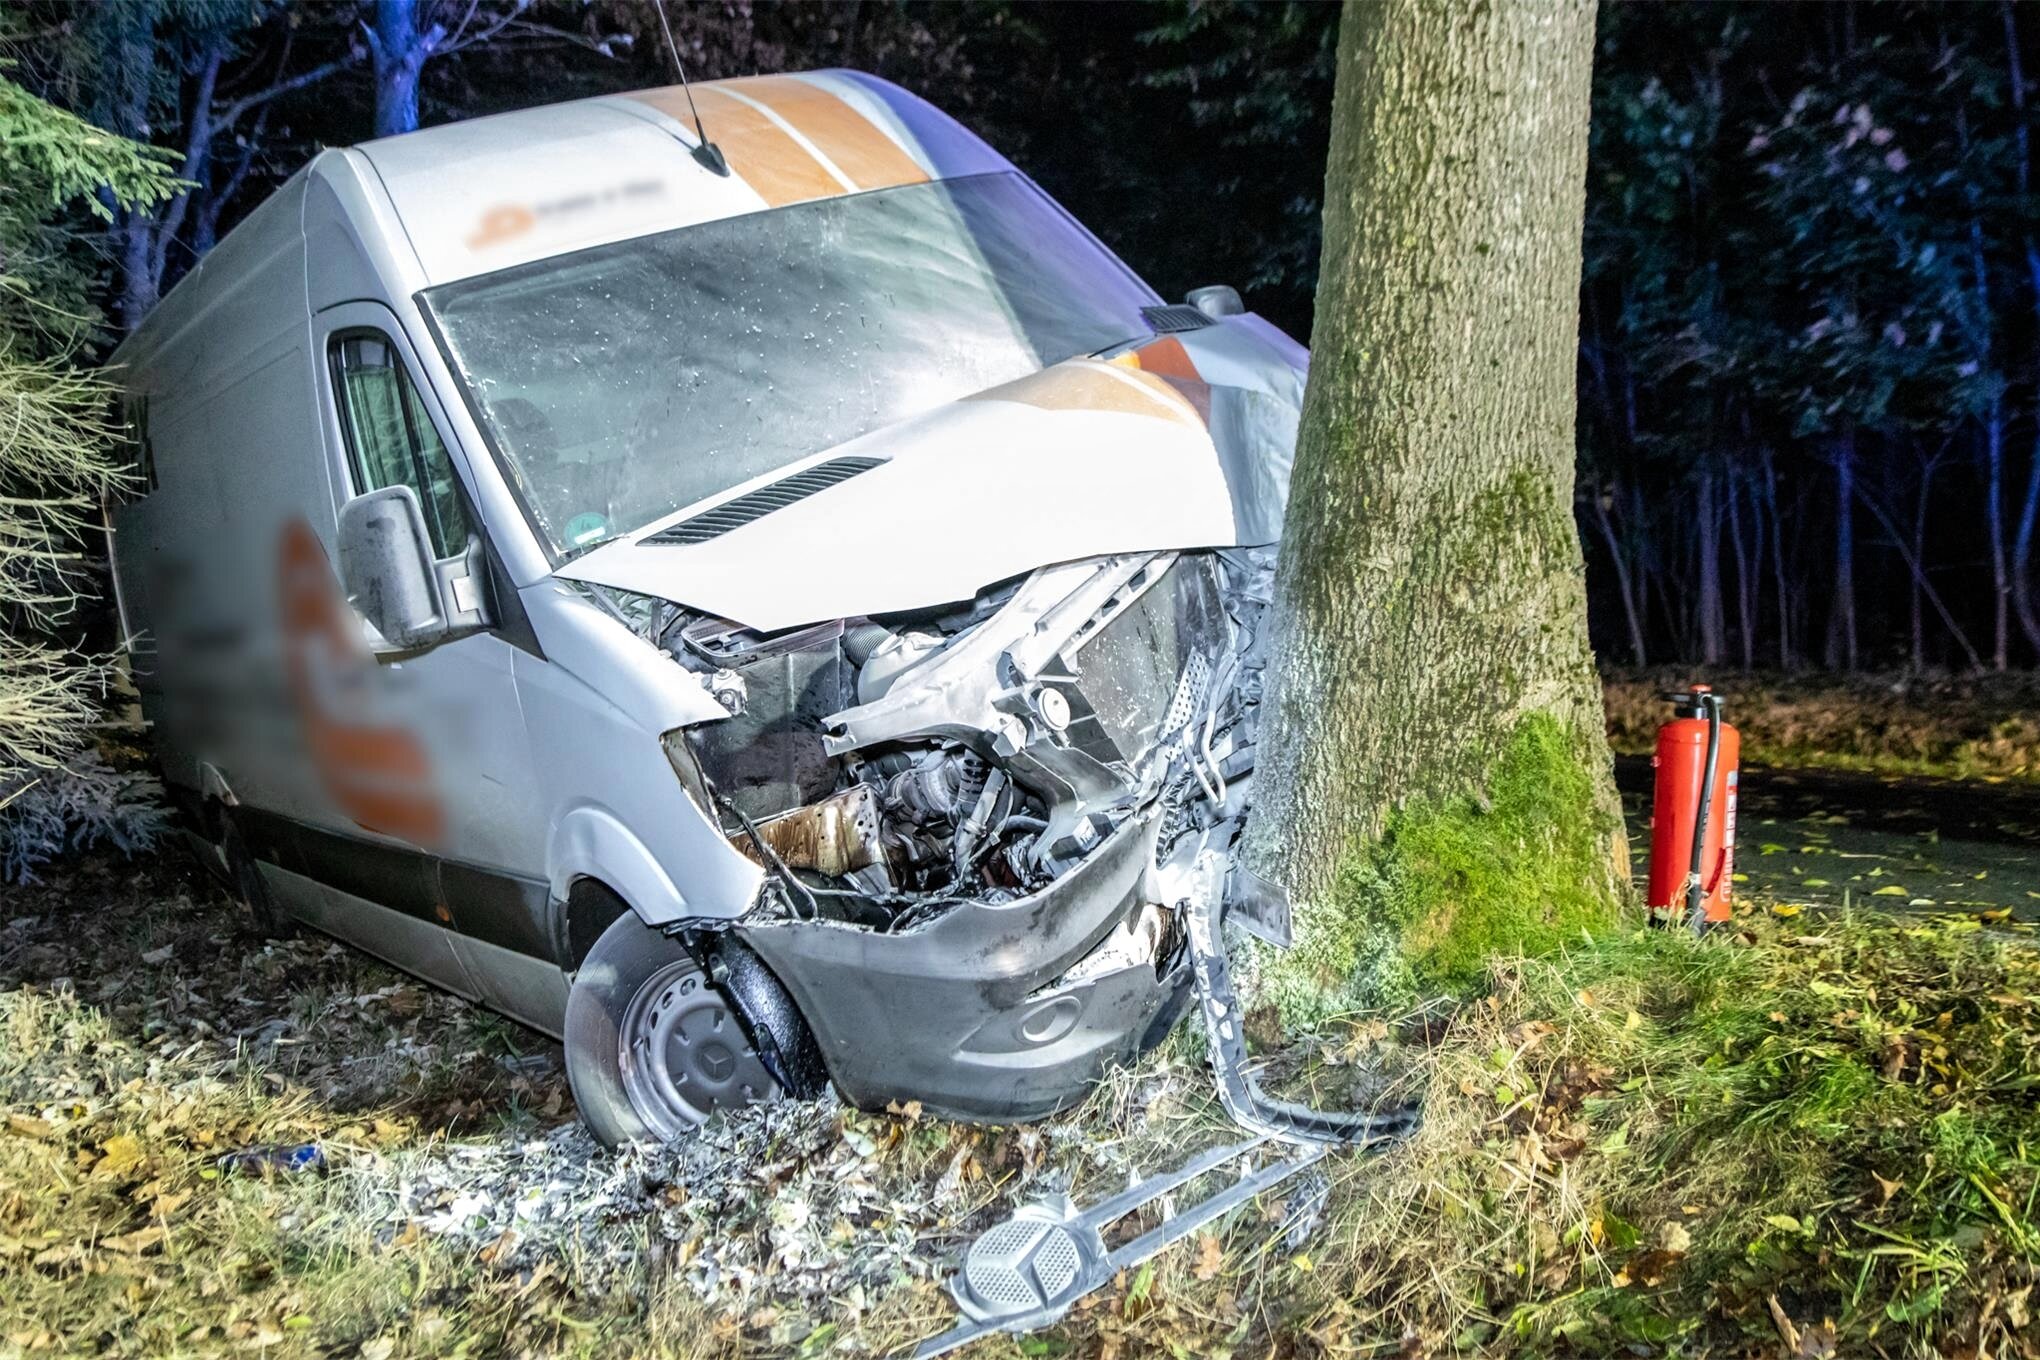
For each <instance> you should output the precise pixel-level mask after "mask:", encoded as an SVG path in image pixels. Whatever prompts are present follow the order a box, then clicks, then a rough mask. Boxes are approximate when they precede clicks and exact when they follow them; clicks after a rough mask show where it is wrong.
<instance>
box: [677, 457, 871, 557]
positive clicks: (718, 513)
mask: <svg viewBox="0 0 2040 1360" xmlns="http://www.w3.org/2000/svg"><path fill="white" fill-rule="evenodd" d="M884 461H885V459H883V458H831V459H830V460H829V461H828V462H826V463H816V464H815V465H814V466H813V467H811V468H803V469H802V470H801V471H799V472H796V473H794V474H793V475H792V476H791V477H785V478H782V479H781V480H779V481H776V482H774V483H772V485H770V486H761V487H759V488H758V489H757V490H756V491H747V492H745V493H744V494H743V495H741V496H738V497H736V498H735V499H734V500H727V501H724V502H723V503H722V504H721V505H718V506H716V507H715V508H714V509H713V510H704V511H702V512H701V513H700V514H698V515H696V516H694V518H692V519H683V520H681V521H680V522H679V523H678V524H669V525H667V526H666V527H665V528H663V529H661V530H659V532H657V533H656V534H648V535H646V536H645V537H644V538H642V539H639V540H638V541H639V542H640V543H666V544H687V543H706V542H707V541H708V540H709V539H711V538H716V537H719V536H720V535H723V534H726V533H728V532H729V531H730V530H732V529H735V528H738V527H740V526H742V525H745V524H749V523H750V522H751V521H752V520H754V519H763V518H764V517H765V516H767V515H769V514H771V513H772V512H773V511H774V510H779V509H783V508H785V507H786V506H789V505H792V504H793V503H794V502H795V501H803V500H806V499H807V498H808V497H809V496H812V495H814V494H815V493H816V492H817V491H827V490H828V489H829V488H830V487H832V486H834V485H835V484H836V483H838V482H842V481H848V480H849V479H850V478H852V477H855V476H856V475H857V474H858V473H860V472H869V471H871V469H873V468H875V467H877V466H878V465H879V464H880V463H883V462H884Z"/></svg>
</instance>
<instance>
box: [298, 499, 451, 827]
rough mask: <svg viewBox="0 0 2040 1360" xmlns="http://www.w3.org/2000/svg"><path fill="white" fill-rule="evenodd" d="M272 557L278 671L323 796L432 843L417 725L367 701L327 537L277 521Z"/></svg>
mask: <svg viewBox="0 0 2040 1360" xmlns="http://www.w3.org/2000/svg"><path fill="white" fill-rule="evenodd" d="M278 567H279V570H280V572H281V577H282V591H281V596H282V604H283V656H284V674H285V678H286V682H287V684H288V686H289V691H290V698H291V706H292V707H293V708H295V709H296V710H297V716H298V721H299V723H300V724H301V725H302V727H303V729H304V735H305V745H306V747H307V749H308V750H309V751H310V752H311V757H312V764H313V766H314V768H316V769H317V771H318V775H319V781H320V783H321V784H322V785H324V787H325V790H326V793H327V796H328V797H330V798H332V799H333V801H334V802H335V803H337V804H338V805H339V807H340V810H341V811H342V812H343V813H345V814H346V815H347V816H348V817H349V818H350V819H351V820H352V821H353V822H354V824H355V825H356V826H359V827H361V828H363V829H364V830H367V831H375V832H380V833H381V834H383V835H385V836H395V837H397V838H398V839H399V840H405V841H409V842H411V843H412V844H414V845H424V846H430V845H434V844H436V843H437V842H438V841H440V840H441V839H442V837H443V836H444V834H445V830H446V814H445V810H444V809H443V808H442V807H441V805H440V802H439V796H438V793H437V792H436V791H435V790H434V788H433V779H432V766H431V761H430V759H429V758H428V757H427V755H426V753H425V747H424V745H423V744H422V743H421V742H420V741H419V740H418V738H417V737H416V736H415V735H413V734H412V733H410V732H407V731H405V730H403V729H402V728H400V727H394V726H391V725H389V724H387V723H378V722H376V721H375V720H374V719H373V717H372V716H371V715H370V714H369V713H368V712H367V711H366V710H367V708H368V705H369V701H370V700H371V698H372V697H373V694H374V691H375V688H376V681H377V678H378V676H377V671H376V664H375V659H374V658H373V657H371V656H370V655H369V652H368V648H367V646H366V644H365V643H364V642H363V641H362V639H361V636H360V633H359V628H360V625H359V624H358V623H357V622H356V621H355V618H354V615H353V611H351V610H350V609H349V608H348V607H347V602H346V601H345V600H344V599H343V598H341V595H340V586H339V582H338V580H337V579H336V578H335V577H334V575H333V570H332V567H331V566H330V565H329V564H328V562H327V560H326V550H325V547H324V546H323V545H322V544H321V543H320V542H319V536H318V535H317V534H316V533H314V532H313V531H312V526H311V525H310V524H308V523H306V522H305V521H304V520H302V519H297V520H292V521H291V522H290V523H288V524H286V525H285V526H284V530H283V538H282V541H281V544H280V560H279V562H278Z"/></svg>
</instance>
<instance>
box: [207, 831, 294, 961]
mask: <svg viewBox="0 0 2040 1360" xmlns="http://www.w3.org/2000/svg"><path fill="white" fill-rule="evenodd" d="M220 854H221V856H222V857H223V858H224V859H225V860H226V862H227V877H228V880H229V881H230V883H231V885H232V888H233V893H234V896H235V897H237V898H239V899H240V901H241V904H242V905H243V906H245V907H247V908H248V915H249V916H250V917H251V918H252V919H253V921H254V924H255V929H256V931H257V933H259V934H262V935H266V936H268V937H269V938H270V939H272V940H283V939H288V938H289V937H290V936H291V935H293V934H295V933H296V929H297V927H296V923H295V922H293V921H292V920H291V919H290V917H289V916H287V915H285V914H284V911H283V909H282V908H281V907H279V906H277V905H276V898H275V897H274V896H273V895H272V894H271V893H270V891H269V884H268V883H267V882H266V881H265V880H264V879H263V877H262V871H261V870H260V869H258V868H256V867H255V856H253V855H252V854H250V853H249V852H248V843H247V842H246V841H245V840H243V839H242V838H241V833H240V832H239V831H238V830H236V829H235V827H234V824H233V822H232V821H228V822H227V823H226V827H225V829H224V830H223V831H222V832H221V833H220Z"/></svg>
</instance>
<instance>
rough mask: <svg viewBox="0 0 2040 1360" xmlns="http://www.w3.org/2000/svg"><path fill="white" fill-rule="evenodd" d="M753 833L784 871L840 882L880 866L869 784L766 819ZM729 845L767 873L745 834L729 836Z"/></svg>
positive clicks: (876, 822)
mask: <svg viewBox="0 0 2040 1360" xmlns="http://www.w3.org/2000/svg"><path fill="white" fill-rule="evenodd" d="M755 830H756V831H757V834H758V839H759V840H762V841H764V842H765V844H766V846H767V847H769V848H770V849H771V851H772V853H773V854H775V855H777V856H778V857H779V859H780V862H781V863H783V864H785V866H786V867H787V868H789V869H812V870H814V871H815V872H816V873H818V874H826V875H827V876H829V877H830V878H843V877H845V876H847V875H849V874H851V873H854V872H855V871H857V870H859V869H866V868H870V867H873V866H875V865H882V864H883V863H884V862H885V857H884V854H883V852H882V850H881V848H880V843H879V817H878V795H877V794H876V793H875V792H873V790H872V788H871V786H870V785H869V784H859V785H857V786H856V787H855V788H851V789H845V790H844V791H843V792H841V793H838V794H835V795H832V796H831V797H828V798H824V799H822V800H821V801H820V802H819V803H810V804H808V805H807V806H806V807H801V808H795V809H794V810H793V811H791V812H783V813H781V814H780V815H779V816H777V817H768V818H766V819H765V820H764V821H762V822H759V823H757V824H756V827H755ZM730 844H732V845H734V846H736V847H737V849H738V850H740V851H741V852H743V854H744V856H745V857H746V858H748V859H750V860H752V861H753V862H754V863H757V864H761V865H765V866H766V867H768V868H769V867H771V866H770V864H769V863H768V861H767V859H766V857H765V856H764V855H762V854H760V853H759V851H758V847H757V845H756V844H755V843H754V842H753V841H752V839H751V829H749V828H747V829H746V830H743V831H739V832H738V833H737V834H735V835H734V836H731V837H730Z"/></svg>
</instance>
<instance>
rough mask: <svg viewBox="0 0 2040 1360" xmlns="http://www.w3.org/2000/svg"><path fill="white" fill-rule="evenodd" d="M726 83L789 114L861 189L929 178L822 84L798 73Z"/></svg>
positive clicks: (783, 115)
mask: <svg viewBox="0 0 2040 1360" xmlns="http://www.w3.org/2000/svg"><path fill="white" fill-rule="evenodd" d="M722 83H723V84H726V85H727V86H728V87H729V88H730V89H732V90H736V91H738V92H740V93H742V94H743V95H745V96H747V97H748V98H751V99H755V100H757V101H758V102H759V103H760V104H763V105H765V107H767V108H769V109H771V110H772V111H773V112H774V113H776V114H778V115H779V116H780V117H781V118H784V119H785V120H786V121H787V123H788V124H789V125H790V126H791V127H793V128H794V130H795V131H797V132H799V133H800V135H801V136H803V137H805V138H807V139H808V140H809V141H810V142H813V143H814V144H815V146H816V147H818V148H819V149H820V150H821V153H822V154H823V155H824V156H827V157H828V158H829V159H830V160H832V161H834V162H835V163H836V168H837V169H838V170H841V171H842V172H843V173H844V174H845V175H847V176H848V177H849V178H850V179H851V180H853V181H855V182H856V185H857V187H858V188H859V189H886V188H891V187H892V186H893V185H896V184H921V183H925V182H926V181H927V179H928V172H927V171H926V170H924V169H923V168H922V167H921V163H920V162H919V161H917V160H915V159H914V158H913V157H912V156H909V155H908V154H907V153H906V151H905V150H904V149H903V148H902V147H901V146H900V144H899V143H898V142H895V141H894V140H893V139H892V138H891V137H888V136H887V135H886V134H885V132H884V130H883V129H881V128H879V127H877V126H876V125H874V124H873V123H872V121H871V120H870V119H869V118H866V117H865V116H864V115H863V114H861V113H859V112H858V111H857V110H856V109H854V108H852V107H851V106H850V105H849V104H848V103H846V102H844V101H843V100H842V99H841V98H839V97H838V96H837V95H835V94H833V93H831V92H830V91H828V90H825V89H823V88H822V87H821V86H819V85H815V84H813V83H811V82H809V81H805V80H801V79H799V78H797V77H795V76H748V77H745V78H743V79H741V80H731V81H726V82H722ZM709 135H710V136H711V137H712V136H714V135H715V134H714V133H712V132H711V133H710V134H709Z"/></svg>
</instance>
